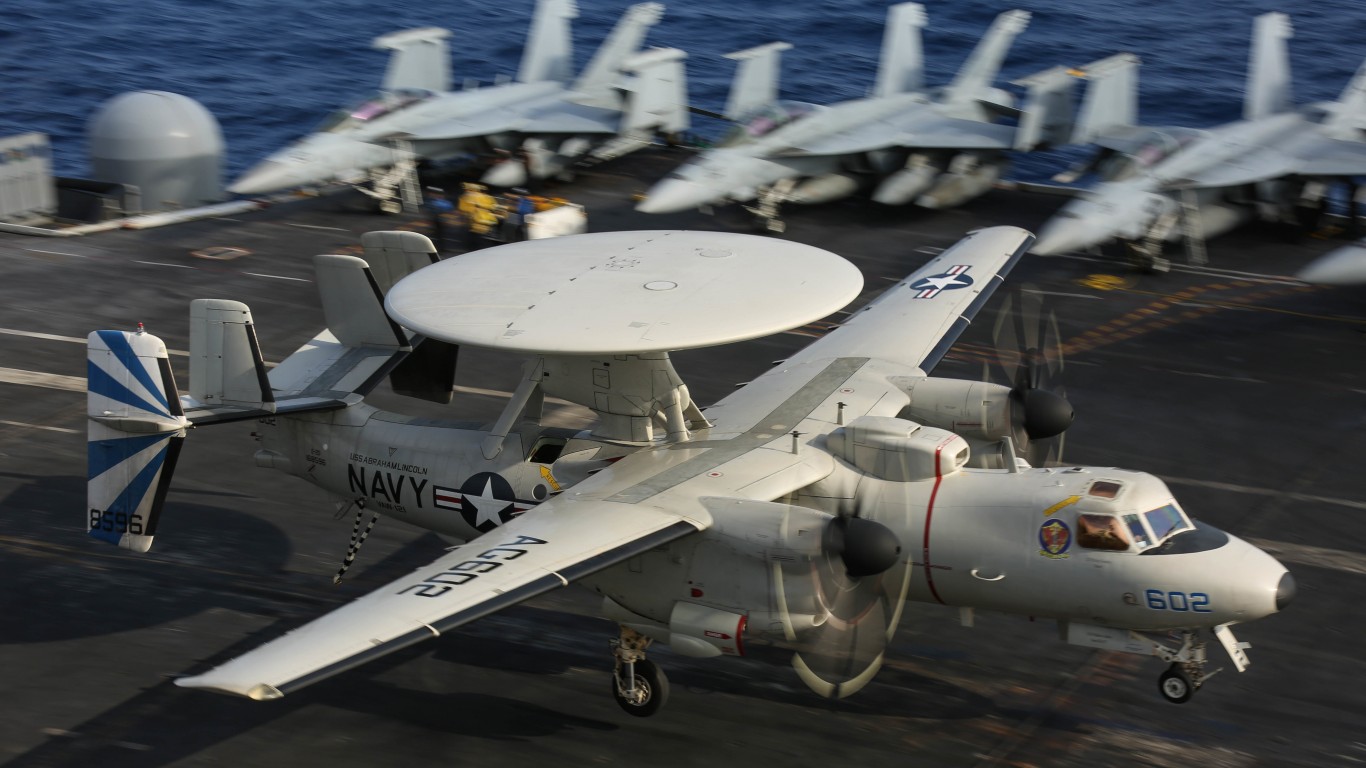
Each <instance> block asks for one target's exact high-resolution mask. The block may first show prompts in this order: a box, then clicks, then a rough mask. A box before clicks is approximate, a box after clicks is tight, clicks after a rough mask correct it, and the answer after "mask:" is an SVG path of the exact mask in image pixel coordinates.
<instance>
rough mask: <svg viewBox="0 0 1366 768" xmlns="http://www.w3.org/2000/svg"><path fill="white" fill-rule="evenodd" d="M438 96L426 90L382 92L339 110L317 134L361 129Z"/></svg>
mask: <svg viewBox="0 0 1366 768" xmlns="http://www.w3.org/2000/svg"><path fill="white" fill-rule="evenodd" d="M434 96H436V93H435V92H434V91H429V90H426V89H425V88H400V89H398V90H396V91H380V92H379V93H377V94H375V95H374V96H371V97H369V98H366V99H363V100H361V101H359V102H357V103H356V104H355V105H354V106H352V107H349V108H346V109H339V110H337V111H336V112H333V113H332V114H331V115H328V117H327V119H325V120H323V122H322V124H321V125H319V126H318V130H317V131H316V133H341V132H344V131H349V130H353V129H355V128H359V127H360V126H362V125H365V124H366V123H368V122H370V121H372V120H375V119H377V118H380V117H383V116H385V115H390V114H393V113H395V112H398V111H399V110H402V109H407V108H408V107H411V106H413V105H415V104H418V103H421V102H424V101H426V100H427V99H430V98H432V97H434Z"/></svg>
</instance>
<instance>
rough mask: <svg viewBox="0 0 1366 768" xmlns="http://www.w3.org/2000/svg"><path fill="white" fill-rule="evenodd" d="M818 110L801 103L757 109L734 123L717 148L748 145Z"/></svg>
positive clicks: (776, 104) (776, 103)
mask: <svg viewBox="0 0 1366 768" xmlns="http://www.w3.org/2000/svg"><path fill="white" fill-rule="evenodd" d="M819 109H820V107H818V106H817V105H815V104H807V103H806V102H802V101H776V102H774V103H772V104H768V105H765V106H762V107H759V108H758V109H756V110H754V111H753V112H750V113H749V114H747V115H745V116H744V117H741V118H740V119H739V120H737V121H735V122H736V125H735V126H734V127H733V128H731V129H730V131H729V132H727V133H726V135H725V136H723V137H722V138H721V142H720V143H719V144H718V146H722V147H735V146H740V145H741V144H748V143H750V142H752V141H755V140H757V139H760V138H763V137H764V136H766V135H768V134H770V133H772V132H773V131H776V130H778V129H779V128H781V127H783V126H784V125H787V124H788V123H791V122H795V121H797V120H800V119H802V118H804V117H806V116H808V115H810V114H813V113H815V112H816V111H817V110H819Z"/></svg>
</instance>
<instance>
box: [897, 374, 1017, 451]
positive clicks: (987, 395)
mask: <svg viewBox="0 0 1366 768" xmlns="http://www.w3.org/2000/svg"><path fill="white" fill-rule="evenodd" d="M897 384H898V385H899V386H900V387H901V390H902V391H903V392H905V393H906V394H907V395H908V396H909V397H910V399H911V402H910V405H907V406H906V407H905V408H902V409H901V413H900V414H898V415H899V416H901V417H903V418H906V419H910V420H912V421H916V422H920V423H921V424H928V425H931V426H935V427H939V428H941V429H947V430H949V431H950V432H954V433H956V434H959V435H962V436H963V437H966V438H969V439H976V440H986V441H997V440H1001V439H1003V438H1005V437H1006V436H1007V435H1009V434H1011V424H1010V388H1009V387H1005V386H1002V385H1000V384H991V383H988V382H985V381H965V380H963V379H938V378H907V379H904V380H900V381H898V382H897Z"/></svg>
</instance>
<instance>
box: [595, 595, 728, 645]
mask: <svg viewBox="0 0 1366 768" xmlns="http://www.w3.org/2000/svg"><path fill="white" fill-rule="evenodd" d="M602 615H603V616H605V617H606V618H608V619H611V620H612V621H615V622H617V623H619V624H623V625H625V626H628V627H630V628H631V629H634V630H635V631H637V632H639V633H641V634H642V635H645V636H646V637H649V638H652V639H654V640H656V641H658V642H661V643H668V644H669V647H670V648H672V649H673V650H674V651H675V652H676V653H678V654H679V655H681V656H691V657H692V658H695V659H706V658H712V657H715V656H744V655H745V646H744V634H745V628H746V624H747V622H748V617H746V616H745V614H743V613H735V612H734V611H727V610H724V609H721V608H713V607H711V606H707V605H702V604H700V603H690V602H687V601H683V600H680V601H678V602H677V603H674V607H673V611H671V612H670V614H669V623H668V624H667V625H664V624H660V623H658V622H655V621H650V620H649V619H647V618H645V617H644V616H641V615H639V614H636V613H633V612H632V611H631V610H630V609H628V608H626V607H624V606H623V605H622V604H621V603H618V602H617V601H615V600H613V599H612V598H610V597H609V598H605V599H604V600H603V606H602Z"/></svg>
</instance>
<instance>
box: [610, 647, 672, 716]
mask: <svg viewBox="0 0 1366 768" xmlns="http://www.w3.org/2000/svg"><path fill="white" fill-rule="evenodd" d="M650 642H651V641H650V638H648V637H646V636H645V635H642V634H640V633H639V632H637V631H635V630H634V629H631V628H630V627H625V626H623V627H622V628H621V637H620V638H619V639H616V640H613V641H611V645H612V656H613V659H614V661H615V664H614V666H613V670H612V697H613V698H615V699H616V700H617V704H619V705H620V706H621V708H622V709H624V710H626V712H627V713H629V714H632V715H635V716H636V717H649V716H650V715H653V714H654V713H656V712H658V711H659V709H660V708H661V707H663V706H664V704H665V702H667V701H668V700H669V679H668V678H666V677H665V676H664V671H663V670H661V669H660V668H659V667H657V666H655V664H654V662H652V661H649V660H647V659H646V658H645V649H646V648H648V647H649V645H650Z"/></svg>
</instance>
